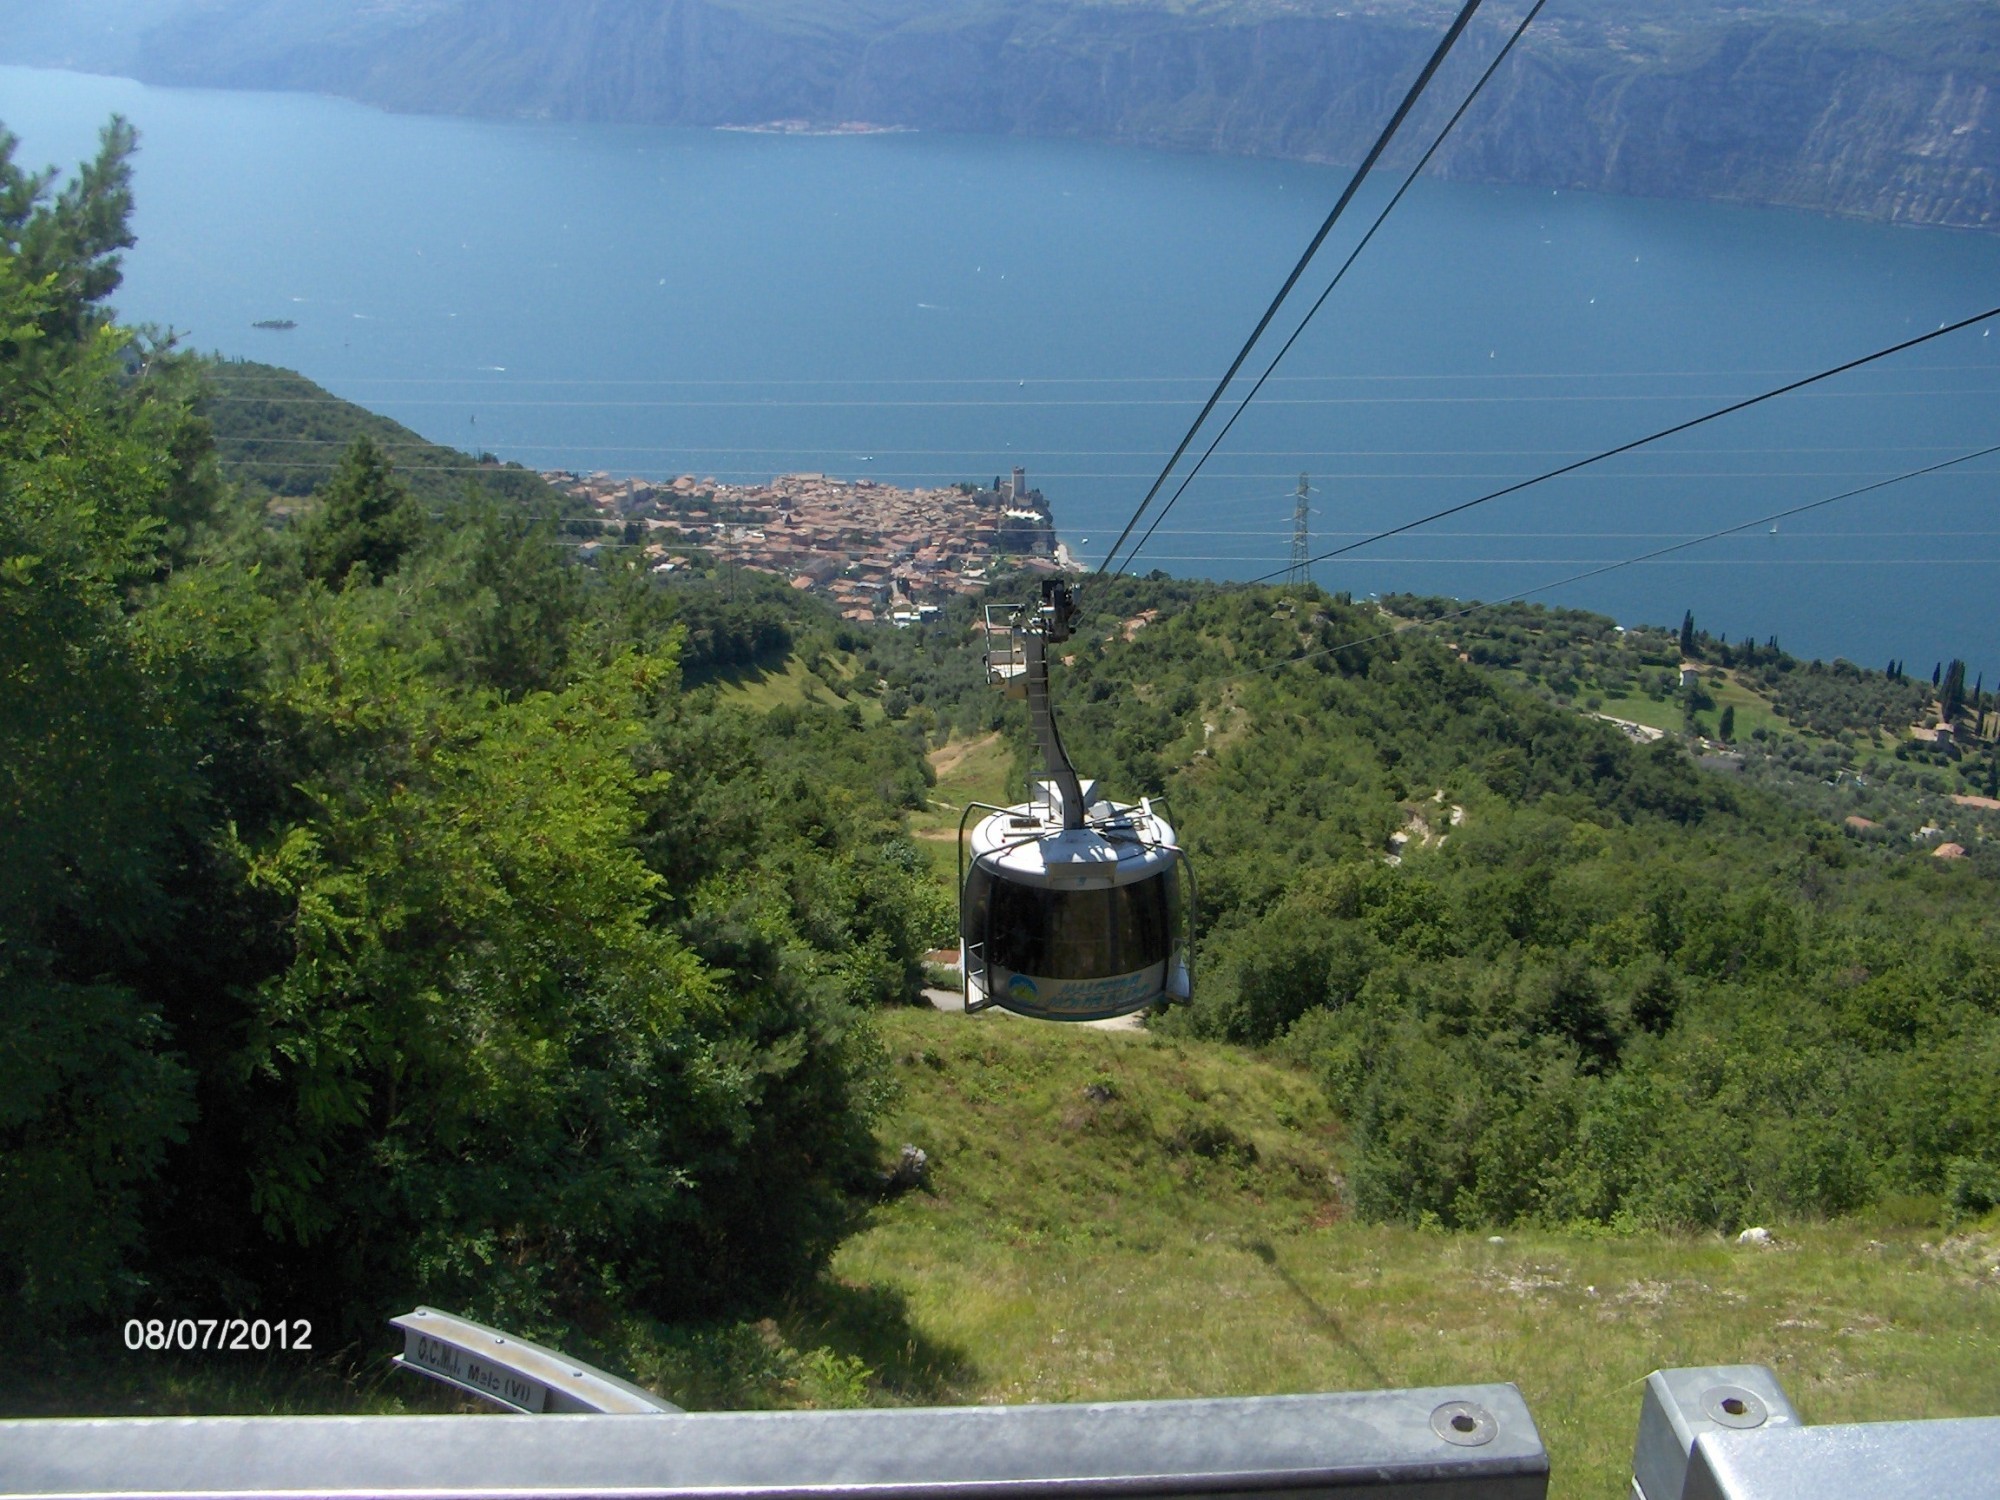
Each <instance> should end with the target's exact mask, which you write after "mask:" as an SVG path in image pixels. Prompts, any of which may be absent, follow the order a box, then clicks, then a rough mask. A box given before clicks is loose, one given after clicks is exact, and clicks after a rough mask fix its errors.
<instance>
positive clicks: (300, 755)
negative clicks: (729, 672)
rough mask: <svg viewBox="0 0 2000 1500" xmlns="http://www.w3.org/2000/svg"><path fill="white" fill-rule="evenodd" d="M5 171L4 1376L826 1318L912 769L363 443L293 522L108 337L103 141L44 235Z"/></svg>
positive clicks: (113, 220) (0, 647)
mask: <svg viewBox="0 0 2000 1500" xmlns="http://www.w3.org/2000/svg"><path fill="white" fill-rule="evenodd" d="M12 146H13V143H12V139H11V137H0V205H4V207H0V213H4V218H0V236H4V241H3V242H0V243H3V244H4V252H5V253H4V258H0V663H3V664H4V667H0V992H4V995H5V997H6V1011H7V1016H8V1029H7V1036H6V1043H5V1048H4V1051H0V1297H4V1299H5V1301H6V1304H7V1307H8V1313H7V1316H6V1319H5V1321H6V1323H7V1325H8V1327H9V1329H10V1331H11V1332H13V1333H18V1334H20V1335H21V1336H23V1337H30V1336H32V1335H33V1331H34V1330H36V1329H46V1328H48V1327H50V1326H60V1325H63V1324H65V1323H70V1322H75V1321H77V1320H79V1319H87V1320H90V1321H91V1326H94V1327H96V1328H98V1329H100V1330H101V1329H102V1328H103V1327H104V1326H106V1325H105V1323H104V1322H103V1315H104V1314H106V1313H107V1312H110V1311H114V1310H115V1311H124V1310H129V1309H131V1308H134V1307H153V1308H157V1307H159V1306H160V1305H162V1304H168V1305H176V1304H177V1305H184V1306H199V1307H202V1308H204V1309H210V1310H214V1311H217V1312H220V1311H222V1310H224V1309H229V1310H235V1311H239V1312H244V1311H249V1310H252V1309H260V1308H261V1309H270V1308H274V1307H277V1306H280V1305H282V1306H283V1307H284V1308H286V1309H287V1310H288V1311H287V1313H286V1315H287V1316H303V1317H309V1318H311V1319H313V1320H314V1322H315V1326H317V1327H318V1328H319V1329H320V1339H321V1346H322V1347H335V1346H337V1344H338V1342H339V1339H340V1337H341V1336H342V1334H343V1332H344V1331H346V1330H352V1329H356V1328H365V1329H369V1330H371V1331H372V1330H373V1329H375V1328H378V1327H379V1326H380V1320H381V1319H382V1318H383V1317H384V1316H386V1315H387V1314H388V1313H389V1312H391V1311H394V1310H396V1309H398V1308H399V1307H407V1305H409V1304H411V1303H412V1302H413V1300H415V1299H418V1298H421V1297H428V1298H431V1299H433V1300H439V1301H443V1302H446V1303H448V1304H456V1305H459V1306H463V1307H465V1308H467V1309H468V1310H474V1309H483V1310H485V1311H486V1312H487V1313H489V1314H490V1315H492V1316H494V1317H497V1318H500V1319H502V1320H503V1321H506V1320H511V1321H513V1322H516V1323H518V1324H521V1325H523V1326H528V1327H534V1326H544V1327H574V1326H589V1325H591V1324H592V1323H593V1322H594V1321H602V1320H603V1319H605V1318H607V1317H610V1316H612V1315H613V1314H614V1313H615V1314H616V1315H619V1316H630V1315H633V1314H640V1315H651V1316H657V1317H670V1316H686V1315H688V1314H689V1313H690V1312H693V1311H696V1310H701V1309H707V1308H712V1307H714V1306H716V1305H718V1304H722V1303H727V1302H729V1301H730V1300H731V1299H733V1298H738V1297H741V1296H744V1295H747V1294H749V1293H750V1292H751V1291H753V1290H756V1289H764V1290H769V1289H770V1288H772V1287H779V1286H785V1285H790V1284H792V1283H793V1282H795V1281H796V1280H797V1279H798V1278H799V1277H800V1276H802V1275H809V1274H810V1272H811V1270H812V1268H813V1266H814V1265H816V1264H817V1263H818V1262H819V1260H820V1259H821V1258H822V1257H823V1256H824V1255H825V1254H826V1253H827V1252H828V1250H829V1249H830V1248H831V1246H832V1244H833V1242H834V1240H835V1239H836V1237H837V1236H838V1234H839V1232H840V1230H841V1227H842V1225H843V1224H844V1222H845V1215H846V1213H847V1204H848V1201H849V1200H848V1194H849V1193H850V1191H851V1190H852V1189H853V1188H854V1187H855V1186H856V1184H857V1183H860V1182H865V1181H867V1180H868V1174H869V1172H870V1170H871V1168H872V1152H873V1147H872V1143H871V1141H870V1139H869V1136H868V1128H867V1127H868V1121H869V1119H870V1116H871V1113H872V1111H873V1110H874V1108H875V1106H876V1103H877V1100H878V1098H879V1094H880V1078H881V1074H880V1061H881V1060H880V1056H879V1052H878V1049H877V1047H876V1045H875V1043H874V1041H873V1040H872V1032H871V1028H870V1024H869V1011H870V1008H871V1007H873V1006H876V1005H879V1004H881V1003H883V1002H885V1001H894V1000H897V999H899V998H902V997H905V996H907V995H909V994H911V993H912V992H913V989H914V985H915V983H916V980H917V978H918V974H919V969H918V956H919V954H920V953H921V951H922V950H923V949H924V948H925V947H926V946H927V945H929V944H930V943H932V942H934V941H937V940H938V939H939V938H940V937H941V936H942V933H941V932H939V931H938V930H936V929H937V928H938V926H939V925H940V923H939V920H938V911H939V906H940V903H938V902H937V901H936V899H935V898H934V897H933V896H932V895H931V893H930V892H929V891H928V889H927V888H926V887H924V886H923V885H922V884H921V883H920V882H919V881H917V880H916V878H915V877H914V876H913V875H912V874H911V871H912V870H914V869H915V868H917V865H918V858H917V855H916V853H915V851H914V850H913V849H912V848H911V847H910V845H909V844H908V842H907V841H906V840H905V839H904V838H902V836H901V835H900V834H899V832H898V821H897V820H898V818H899V816H900V811H901V809H900V807H899V806H898V805H897V802H898V801H899V800H900V801H907V800H908V799H909V798H910V797H911V796H912V795H914V793H913V792H912V791H911V785H912V783H914V785H915V787H917V788H919V789H920V788H921V786H922V781H921V775H920V762H919V761H918V759H917V753H916V750H915V749H914V747H912V746H910V745H909V744H908V743H907V742H906V741H904V739H903V738H902V737H901V735H900V734H899V733H898V732H897V731H895V730H893V729H882V728H878V729H876V730H874V731H870V730H868V729H866V728H864V727H862V726H860V725H858V724H856V723H853V722H850V720H849V718H848V716H847V715H845V714H843V713H837V712H835V711H834V710H832V709H828V710H825V711H811V710H808V711H803V712H794V713H791V714H789V715H787V716H785V717H784V718H783V719H782V720H781V719H777V718H771V717H766V716H759V717H757V718H755V719H752V718H751V717H749V716H746V715H744V714H742V713H739V712H732V711H729V710H726V709H723V708H720V707H719V706H718V705H717V703H716V701H715V699H714V695H713V694H712V693H711V694H709V695H707V696H702V695H697V694H690V693H689V692H687V691H685V690H684V689H683V688H682V686H681V675H680V669H679V666H678V663H677V660H676V653H677V647H678V644H679V642H680V640H681V638H682V631H681V628H680V625H679V619H680V616H681V613H682V610H681V605H680V604H679V602H678V601H677V600H676V598H675V597H673V596H670V595H669V594H667V593H666V592H664V591H662V590H660V589H658V588H656V587H654V586H653V584H652V582H651V581H650V579H649V577H648V576H647V575H645V574H644V573H643V572H642V571H640V570H639V568H638V565H637V561H636V559H630V560H626V561H623V562H621V560H620V558H619V557H618V556H616V555H614V556H613V557H612V558H609V559H607V560H605V562H604V564H603V565H602V566H600V567H599V568H598V569H596V570H594V571H592V572H590V573H588V574H585V573H583V572H581V571H580V570H578V569H577V568H576V567H575V566H574V565H573V564H572V563H571V562H570V561H569V555H568V549H565V548H563V547H560V546H557V545H554V542H555V532H554V530H553V528H552V526H551V524H550V523H549V522H547V521H545V520H534V519H530V518H528V517H526V516H523V515H522V514H520V513H519V512H518V511H517V510H515V509H513V508H511V507H510V506H509V505H507V504H506V503H504V502H500V501H495V500H494V499H492V498H491V497H489V496H485V495H481V494H479V493H478V492H477V490H476V489H474V490H472V491H469V492H465V491H462V492H461V493H460V494H459V495H458V496H457V497H456V498H454V499H450V500H449V501H446V502H444V504H443V509H442V510H441V511H439V512H436V513H433V512H431V511H429V510H428V509H427V508H426V507H425V506H424V505H422V504H420V503H419V502H418V501H417V500H416V499H415V498H414V497H413V496H412V495H411V493H410V491H409V490H408V489H407V488H406V487H405V485H404V484H403V482H402V480H401V479H400V478H399V477H398V475H397V473H396V471H395V467H394V465H393V464H392V463H391V462H390V461H389V460H388V459H387V458H386V457H385V456H384V453H383V451H382V450H381V449H380V448H378V447H377V446H376V445H375V444H374V443H373V442H372V441H371V440H370V439H369V438H368V437H366V436H365V435H364V436H361V437H358V438H357V439H356V440H355V441H354V443H353V444H352V445H351V447H349V448H348V449H347V451H346V453H345V456H344V457H343V458H342V459H341V460H340V462H339V465H338V467H337V469H336V470H335V472H334V473H333V474H332V475H331V476H330V477H329V478H328V479H327V481H326V482H325V483H324V484H323V485H322V486H321V488H320V490H319V492H318V493H317V495H315V496H313V497H312V498H311V499H310V501H309V502H308V503H306V504H304V505H303V506H301V507H299V508H297V509H296V510H295V512H294V514H293V515H292V517H291V520H290V524H288V525H281V524H277V522H278V521H279V520H280V519H281V518H280V517H274V516H273V515H272V514H271V513H270V512H269V511H268V510H267V507H266V497H265V495H264V493H263V492H262V490H261V488H260V487H259V486H256V485H232V484H229V483H225V482H224V481H223V479H222V477H221V475H220V472H219V467H218V462H217V453H216V443H215V437H214V434H213V431H212V429H211V427H210V424H209V423H208V422H207V421H206V420H204V418H203V417H202V415H201V412H202V410H203V408H204V402H205V401H206V400H209V399H212V397H211V396H210V395H209V394H207V393H208V392H212V391H213V389H214V387H213V386H212V385H209V384H207V382H209V381H211V380H212V378H213V372H212V371H210V370H209V369H207V368H206V367H205V366H204V365H203V364H202V363H201V362H199V361H196V360H192V359H190V358H188V357H186V356H183V355H180V354H178V353H176V352H175V351H173V350H172V349H170V348H167V347H163V346H160V345H156V344H152V343H149V342H148V341H147V340H146V339H145V338H143V337H142V336H140V335H136V334H134V333H132V332H130V331H128V330H125V329H121V328H119V327H118V326H117V325H116V324H115V323H114V322H113V321H112V320H111V317H110V314H109V312H108V310H107V307H106V303H105V299H106V298H107V297H109V296H110V295H111V294H112V293H113V291H114V290H115V288H116V286H117V284H118V252H119V250H120V249H121V248H123V247H124V246H125V245H127V244H128V243H129V242H130V241H129V235H128V233H127V231H126V228H125V224H126V219H127V214H128V212H129V208H130V192H129V180H128V172H127V165H126V159H127V157H128V155H129V153H130V150H131V147H132V138H131V134H130V132H129V130H128V129H127V128H126V127H124V126H122V125H115V126H114V127H113V128H112V129H111V130H110V131H109V132H108V133H107V136H106V141H105V147H104V152H103V154H102V155H101V156H100V157H99V158H98V160H97V161H96V162H94V163H93V164H91V165H90V166H89V167H87V168H86V169H85V170H84V171H83V173H82V174H81V175H80V176H79V177H78V178H77V179H76V180H75V181H74V182H72V183H70V184H68V185H67V186H65V187H63V188H62V189H61V190H60V191H56V190H55V187H54V184H52V183H49V182H46V181H44V180H41V179H38V178H34V177H30V176H28V175H26V174H24V173H23V172H22V171H21V170H20V168H19V167H18V166H17V165H16V164H15V162H14V160H13V156H12ZM731 608H732V606H731V604H730V602H729V601H728V600H723V601H721V603H720V604H719V605H714V606H710V607H709V609H708V614H709V616H710V617H711V618H712V619H720V620H722V621H724V622H725V623H726V622H727V621H728V619H729V618H730V611H731ZM885 763H886V764H887V765H889V766H890V767H892V768H901V769H904V770H907V773H908V774H907V776H902V777H899V776H898V775H894V774H890V775H883V774H878V767H880V766H881V765H883V764H885ZM925 923H928V924H929V925H928V926H924V925H923V924H925Z"/></svg>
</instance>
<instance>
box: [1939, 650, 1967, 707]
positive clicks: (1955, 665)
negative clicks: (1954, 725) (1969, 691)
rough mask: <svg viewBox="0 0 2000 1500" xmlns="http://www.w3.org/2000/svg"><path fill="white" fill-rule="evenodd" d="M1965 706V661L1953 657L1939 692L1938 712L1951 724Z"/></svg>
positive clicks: (1945, 671) (1946, 668) (1946, 669)
mask: <svg viewBox="0 0 2000 1500" xmlns="http://www.w3.org/2000/svg"><path fill="white" fill-rule="evenodd" d="M1964 708H1965V663H1964V662H1962V661H1960V660H1959V659H1958V658H1957V657H1955V656H1954V657H1953V658H1952V659H1951V662H1950V664H1949V665H1947V666H1946V667H1945V669H1944V682H1943V684H1942V685H1941V686H1940V688H1939V692H1938V712H1939V713H1940V714H1941V715H1942V716H1943V720H1944V722H1945V723H1947V724H1949V723H1951V722H1952V721H1953V720H1954V719H1956V718H1957V717H1958V716H1959V714H1960V713H1961V712H1963V710H1964Z"/></svg>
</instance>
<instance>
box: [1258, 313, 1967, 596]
mask: <svg viewBox="0 0 2000 1500" xmlns="http://www.w3.org/2000/svg"><path fill="white" fill-rule="evenodd" d="M1996 317H2000V307H1989V308H1987V309H1986V311H1984V312H1982V313H1979V314H1977V315H1975V316H1973V317H1970V318H1960V319H1959V320H1958V321H1957V322H1956V323H1941V324H1939V325H1938V326H1937V327H1936V328H1935V329H1933V330H1932V331H1931V332H1929V333H1920V334H1918V335H1917V336H1916V337H1915V338H1909V339H1904V340H1903V341H1902V342H1901V343H1898V344H1891V345H1889V346H1888V348H1886V349H1877V350H1876V351H1875V352H1874V353H1873V354H1864V355H1862V356H1861V357H1860V358H1859V359H1850V360H1848V361H1847V362H1846V363H1844V364H1838V365H1834V366H1833V367H1832V368H1830V369H1826V370H1821V371H1820V372H1819V373H1818V374H1815V375H1807V376H1805V377H1803V378H1802V379H1799V380H1793V381H1789V382H1787V383H1786V384H1784V385H1781V386H1775V387H1773V388H1772V389H1771V390H1768V391H1765V392H1763V393H1762V394H1761V395H1756V396H1746V397H1745V398H1744V399H1743V400H1741V401H1733V402H1731V403H1730V404H1729V405H1727V406H1721V407H1717V408H1716V409H1715V410H1714V411H1711V412H1706V413H1704V414H1703V415H1701V416H1699V417H1690V418H1688V420H1687V421H1685V422H1676V423H1675V424H1674V425H1673V426H1671V427H1662V428H1661V429H1660V430H1659V431H1658V432H1653V433H1648V434H1647V435H1646V436H1645V437H1642V438H1634V439H1632V441H1631V442H1629V443H1620V444H1619V445H1618V446H1617V447H1616V448H1606V449H1604V450H1602V451H1601V452H1598V453H1593V454H1591V455H1590V457H1588V458H1579V459H1577V460H1576V461H1575V462H1574V463H1567V464H1564V465H1563V466H1562V467H1561V468H1559V469H1550V470H1548V471H1547V472H1546V473H1542V474H1537V475H1535V476H1534V477H1533V478H1532V479H1523V480H1519V481H1517V482H1516V483H1513V484H1510V485H1507V486H1505V487H1504V488H1501V489H1497V490H1491V491H1488V492H1487V493H1486V494H1484V495H1481V496H1479V497H1478V498H1477V499H1473V500H1465V501H1461V502H1460V503H1459V504H1457V505H1451V506H1447V507H1446V508H1445V509H1443V510H1438V511H1432V512H1431V513H1430V514H1429V515H1427V516H1419V517H1418V518H1417V519H1416V520H1414V521H1405V522H1404V523H1403V524H1402V525H1400V526H1391V527H1389V528H1388V529H1387V530H1384V531H1378V532H1375V533H1374V534H1372V535H1370V536H1366V537H1363V538H1362V539H1361V540H1360V541H1358V542H1349V543H1348V544H1347V545H1346V546H1344V547H1335V548H1334V549H1333V550H1332V551H1330V552H1322V553H1320V554H1319V555H1318V556H1317V557H1314V558H1312V559H1310V560H1309V562H1308V564H1307V565H1308V566H1311V565H1313V564H1317V563H1323V562H1326V561H1328V560H1329V559H1331V558H1335V557H1341V556H1344V555H1345V554H1347V553H1349V552H1353V551H1356V550H1358V549H1360V548H1362V547H1367V546H1370V545H1372V544H1374V543H1376V542H1380V541H1386V540H1387V539H1388V538H1390V537H1392V536H1401V535H1402V534H1403V533H1404V532H1406V531H1415V530H1416V529H1417V528H1418V527H1420V526H1428V525H1430V523H1431V522H1433V521H1442V520H1443V519H1445V517H1447V516H1455V515H1458V514H1460V513H1461V512H1463V511H1468V510H1471V509H1473V507H1475V506H1479V505H1484V504H1486V503H1487V502H1488V501H1489V500H1498V499H1501V498H1502V497H1503V496H1507V495H1514V494H1519V493H1520V492H1521V491H1522V490H1525V489H1528V488H1529V487H1531V486H1533V485H1537V484H1542V483H1544V482H1546V481H1548V480H1551V479H1560V478H1561V477H1562V476H1563V475H1565V474H1574V473H1576V471H1577V470H1579V469H1587V468H1589V467H1590V466H1591V465H1592V464H1597V463H1602V462H1603V461H1604V460H1605V459H1607V458H1616V457H1617V456H1618V455H1619V454H1621V453H1630V452H1632V450H1633V449H1635V448H1643V447H1645V446H1646V445H1647V444H1648V443H1657V442H1658V441H1659V440H1660V439H1661V438H1669V437H1673V436H1674V435H1675V434H1676V433H1682V432H1687V431H1689V430H1691V429H1693V428H1696V427H1700V426H1702V425H1703V424H1704V423H1708V422H1713V421H1715V420H1716V419H1717V418H1719V417H1727V416H1731V415H1733V414H1734V413H1736V412H1739V411H1747V410H1748V409H1749V408H1751V407H1753V406H1758V405H1761V404H1762V403H1764V402H1766V401H1773V400H1776V399H1777V398H1778V397H1779V396H1785V395H1789V394H1790V393H1791V392H1793V391H1797V390H1803V389H1804V388H1805V387H1806V386H1809V385H1817V384H1818V383H1819V382H1820V381H1822V380H1831V379H1832V378H1833V377H1834V376H1836V375H1845V374H1846V373H1847V372H1848V371H1849V370H1858V369H1860V368H1861V367H1862V366H1863V365H1872V364H1874V363H1875V362H1876V361H1877V360H1881V359H1887V358H1888V357H1889V356H1890V355H1892V354H1900V353H1902V352H1903V351H1904V350H1905V349H1914V348H1916V347H1917V345H1919V344H1927V343H1929V342H1930V341H1931V340H1932V339H1941V338H1943V337H1945V335H1947V334H1952V333H1957V332H1959V331H1960V330H1962V329H1965V328H1970V327H1971V326H1972V325H1973V324H1974V323H1980V322H1984V321H1986V320H1987V319H1989V318H1996ZM1916 472H1919V473H1924V472H1928V471H1927V470H1918V471H1916ZM1884 482H1885V483H1893V482H1894V481H1884ZM1284 574H1285V570H1284V569H1283V568H1280V569H1278V571H1277V572H1275V573H1265V574H1262V575H1261V576H1259V577H1256V578H1252V579H1251V580H1249V581H1250V582H1251V583H1269V582H1270V581H1271V580H1272V579H1274V578H1282V577H1283V576H1284Z"/></svg>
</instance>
